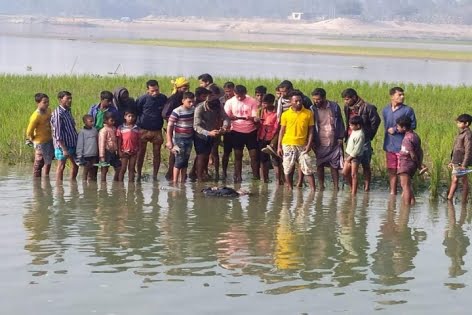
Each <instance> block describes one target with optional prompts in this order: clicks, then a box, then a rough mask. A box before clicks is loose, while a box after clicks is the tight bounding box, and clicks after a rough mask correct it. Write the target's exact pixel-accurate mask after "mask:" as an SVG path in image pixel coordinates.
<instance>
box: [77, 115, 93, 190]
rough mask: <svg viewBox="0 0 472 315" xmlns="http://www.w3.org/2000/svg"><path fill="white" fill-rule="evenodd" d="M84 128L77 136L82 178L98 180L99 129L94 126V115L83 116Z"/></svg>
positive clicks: (84, 179) (78, 159) (78, 158)
mask: <svg viewBox="0 0 472 315" xmlns="http://www.w3.org/2000/svg"><path fill="white" fill-rule="evenodd" d="M82 121H83V122H84V128H83V129H82V130H80V132H79V136H78V138H77V149H76V154H77V161H78V163H77V164H79V165H83V167H84V170H83V175H82V180H83V181H87V180H92V181H96V180H97V167H96V166H95V164H96V163H97V162H98V131H97V129H96V128H95V127H94V126H93V124H94V120H93V116H92V115H84V117H83V118H82Z"/></svg>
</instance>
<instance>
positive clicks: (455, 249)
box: [443, 201, 470, 277]
mask: <svg viewBox="0 0 472 315" xmlns="http://www.w3.org/2000/svg"><path fill="white" fill-rule="evenodd" d="M447 216H448V221H449V222H448V227H447V229H446V231H445V233H444V241H443V245H444V246H445V253H446V255H447V256H448V257H449V258H450V259H451V266H450V267H449V276H450V277H458V276H461V275H463V274H464V273H466V270H464V269H463V267H462V266H463V265H464V259H463V258H464V256H465V254H466V253H467V247H468V246H469V245H470V240H469V238H468V237H467V235H465V233H464V231H463V230H462V225H463V224H464V222H465V219H466V217H467V203H462V204H461V212H460V216H459V220H457V219H456V209H455V207H454V203H453V202H452V201H449V202H448V203H447Z"/></svg>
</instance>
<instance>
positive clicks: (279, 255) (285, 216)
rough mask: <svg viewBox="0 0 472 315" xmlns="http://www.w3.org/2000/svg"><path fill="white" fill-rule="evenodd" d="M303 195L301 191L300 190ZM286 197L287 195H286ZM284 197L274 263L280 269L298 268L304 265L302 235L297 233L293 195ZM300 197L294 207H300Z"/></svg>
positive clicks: (277, 230)
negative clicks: (293, 215)
mask: <svg viewBox="0 0 472 315" xmlns="http://www.w3.org/2000/svg"><path fill="white" fill-rule="evenodd" d="M298 194H299V195H301V192H298ZM284 197H285V196H284ZM288 197H289V198H284V200H283V201H282V209H281V210H280V214H279V221H278V225H277V228H276V244H275V253H274V264H275V266H276V267H277V269H279V270H298V269H301V267H302V265H303V254H302V252H301V244H300V242H301V240H302V239H301V236H300V235H299V234H298V233H297V231H296V229H295V227H294V223H293V218H292V211H291V209H290V208H291V206H292V205H291V203H290V200H292V198H291V196H288ZM300 206H301V205H300V198H297V202H296V204H295V206H294V209H297V208H300ZM295 211H296V210H295Z"/></svg>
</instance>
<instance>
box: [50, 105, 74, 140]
mask: <svg viewBox="0 0 472 315" xmlns="http://www.w3.org/2000/svg"><path fill="white" fill-rule="evenodd" d="M51 127H52V138H53V140H54V147H55V148H60V145H59V141H62V142H63V143H64V145H65V146H66V147H68V148H72V147H76V146H77V131H76V130H75V121H74V117H72V114H71V112H70V109H65V108H64V107H62V106H60V105H59V106H58V107H57V108H56V110H54V112H53V113H52V116H51Z"/></svg>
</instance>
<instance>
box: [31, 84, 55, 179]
mask: <svg viewBox="0 0 472 315" xmlns="http://www.w3.org/2000/svg"><path fill="white" fill-rule="evenodd" d="M34 99H35V101H36V106H37V109H36V111H35V112H34V113H33V114H32V115H31V117H30V120H29V124H28V128H27V129H26V137H27V139H28V141H30V142H32V143H33V145H34V150H35V153H34V164H33V176H34V177H41V172H42V169H43V167H44V175H45V176H49V171H50V170H51V163H52V159H53V157H54V146H53V143H52V134H51V110H50V109H49V97H48V96H47V95H46V94H44V93H36V95H35V96H34Z"/></svg>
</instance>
